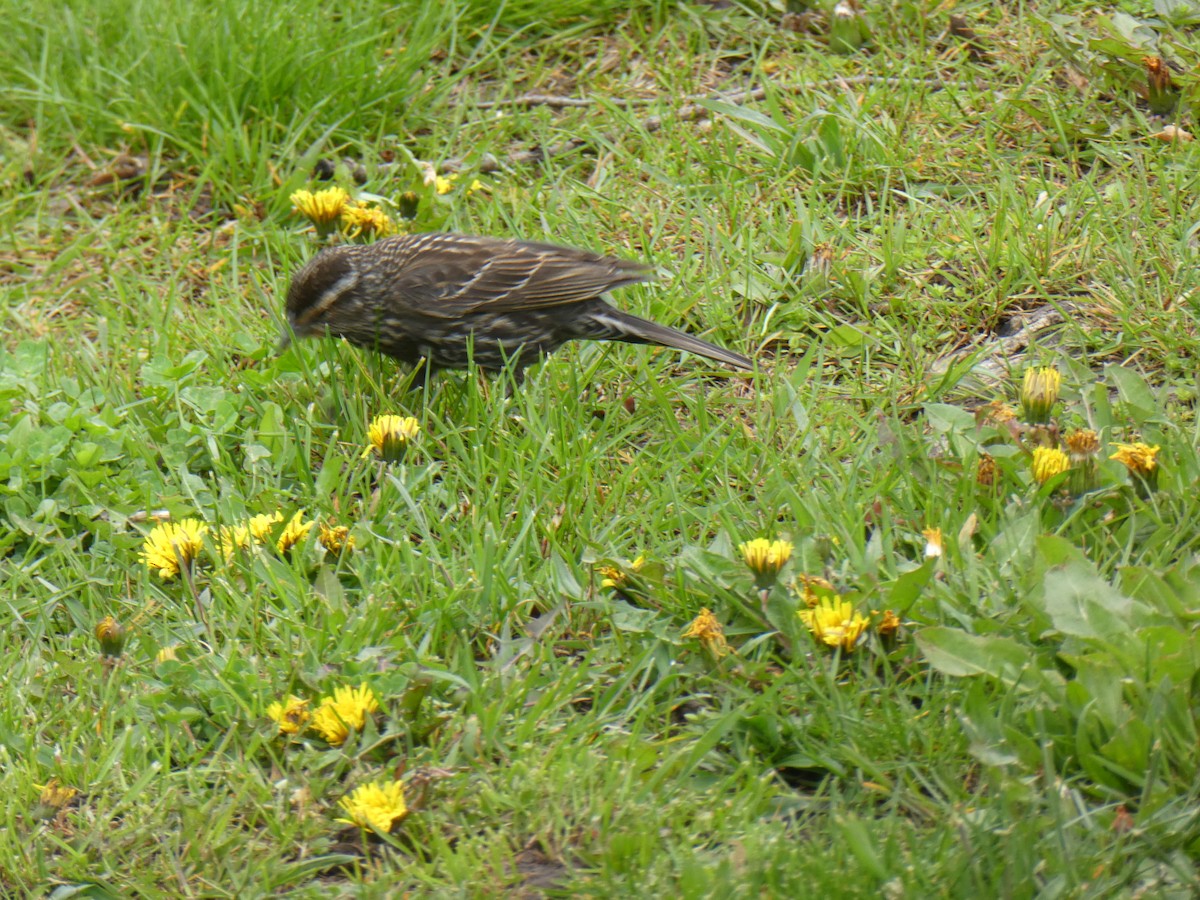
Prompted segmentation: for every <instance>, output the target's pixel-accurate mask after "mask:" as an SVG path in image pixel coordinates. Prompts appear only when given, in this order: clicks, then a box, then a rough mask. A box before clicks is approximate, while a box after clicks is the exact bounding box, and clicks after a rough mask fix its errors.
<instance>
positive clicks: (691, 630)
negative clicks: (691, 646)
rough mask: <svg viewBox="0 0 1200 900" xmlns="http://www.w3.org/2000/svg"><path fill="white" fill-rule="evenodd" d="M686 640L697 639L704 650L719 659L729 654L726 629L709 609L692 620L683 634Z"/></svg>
mask: <svg viewBox="0 0 1200 900" xmlns="http://www.w3.org/2000/svg"><path fill="white" fill-rule="evenodd" d="M683 636H684V637H685V638H696V640H698V641H699V642H700V643H701V644H703V645H704V648H705V649H706V650H708V651H709V652H710V653H712V655H713V656H715V657H717V658H718V659H719V658H721V657H722V656H724V655H725V654H727V653H728V652H729V644H728V643H726V641H725V629H724V628H722V627H721V623H720V622H718V621H717V617H716V616H714V615H713V614H712V613H711V612H710V611H709V609H708V607H704V608H702V609H701V610H700V615H698V616H696V618H694V619H692V624H691V625H689V626H688V627H687V630H685V631H684V632H683Z"/></svg>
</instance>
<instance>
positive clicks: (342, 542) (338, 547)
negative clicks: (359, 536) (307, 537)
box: [317, 522, 354, 556]
mask: <svg viewBox="0 0 1200 900" xmlns="http://www.w3.org/2000/svg"><path fill="white" fill-rule="evenodd" d="M317 540H318V541H319V542H320V544H321V546H322V547H324V548H325V549H326V550H327V551H328V552H329V553H332V554H333V555H334V556H341V555H342V554H343V553H346V554H349V553H350V552H351V551H352V550H354V535H352V534H351V533H350V529H349V528H347V527H346V526H345V525H326V524H325V523H324V522H322V523H321V526H320V530H319V531H318V532H317Z"/></svg>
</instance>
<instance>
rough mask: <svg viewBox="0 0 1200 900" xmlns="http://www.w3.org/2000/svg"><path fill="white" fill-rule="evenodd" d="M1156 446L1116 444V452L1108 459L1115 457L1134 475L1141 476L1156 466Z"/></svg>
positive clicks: (1153, 469)
mask: <svg viewBox="0 0 1200 900" xmlns="http://www.w3.org/2000/svg"><path fill="white" fill-rule="evenodd" d="M1159 449H1160V448H1159V447H1158V446H1154V447H1151V446H1150V445H1149V444H1143V443H1140V442H1139V443H1136V444H1117V452H1116V453H1114V454H1113V455H1112V456H1110V457H1109V459H1115V460H1116V461H1117V462H1119V463H1121V464H1122V465H1124V466H1125V468H1127V469H1128V470H1129V471H1130V472H1132V473H1133V474H1135V475H1141V476H1142V477H1143V478H1144V477H1145V476H1147V475H1149V474H1150V473H1152V472H1154V471H1155V470H1156V469H1157V468H1158V451H1159Z"/></svg>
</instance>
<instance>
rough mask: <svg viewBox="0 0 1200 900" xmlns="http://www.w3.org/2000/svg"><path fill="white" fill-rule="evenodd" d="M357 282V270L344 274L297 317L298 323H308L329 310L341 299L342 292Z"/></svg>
mask: <svg viewBox="0 0 1200 900" xmlns="http://www.w3.org/2000/svg"><path fill="white" fill-rule="evenodd" d="M357 283H358V273H357V272H349V273H347V274H345V275H343V276H342V277H341V278H339V279H338V280H337V281H335V282H334V283H333V284H331V285H330V286H329V288H328V289H327V290H326V291H325V293H324V294H322V295H321V299H320V301H319V302H317V303H315V304H313V305H312V306H310V307H309V308H308V309H306V310H305V311H304V313H303V314H302V315H300V316H297V317H296V323H297V324H298V325H307V324H308V323H309V322H311V321H312V320H313V319H315V318H317V317H318V316H320V315H321V314H322V313H324V312H325V311H326V310H328V309H329V307H331V306H333V304H335V303H337V302H338V300H339V299H341V296H342V294H344V293H346V291H347V290H349V289H350V288H352V287H354V285H356V284H357Z"/></svg>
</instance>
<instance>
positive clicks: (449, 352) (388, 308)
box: [281, 233, 754, 377]
mask: <svg viewBox="0 0 1200 900" xmlns="http://www.w3.org/2000/svg"><path fill="white" fill-rule="evenodd" d="M652 277H653V275H652V272H651V269H650V268H649V267H648V266H645V265H642V264H641V263H636V262H632V261H629V260H624V259H616V258H613V257H609V256H598V255H596V254H594V253H588V252H586V251H584V250H572V249H570V248H567V247H555V246H553V245H551V244H535V243H529V242H526V241H516V240H501V239H499V238H490V237H472V236H470V235H460V234H441V233H430V234H411V235H400V236H398V237H391V238H386V239H384V240H381V241H376V242H375V243H374V244H366V245H344V246H340V247H332V248H330V249H328V250H324V251H322V252H321V253H319V254H317V256H315V257H313V259H312V260H310V261H309V263H308V264H307V265H306V266H305V267H304V268H303V269H301V270H300V272H299V274H297V275H296V277H295V278H293V279H292V284H291V287H290V288H289V289H288V296H287V318H288V324H289V325H290V326H291V331H292V332H293V333H294V334H295V335H296V336H297V337H305V336H308V335H320V334H326V333H328V334H333V335H339V336H341V337H344V338H345V339H346V340H348V341H350V342H351V343H352V344H357V345H359V346H360V347H367V348H370V349H376V350H379V351H380V352H381V353H386V354H387V355H388V356H391V357H394V358H395V359H398V360H401V361H403V362H408V363H417V362H418V361H420V360H422V359H424V360H426V362H427V365H428V366H429V367H430V368H432V369H438V368H451V369H457V368H463V367H465V366H466V365H467V362H468V359H473V360H474V362H475V364H476V365H477V366H479V367H480V368H481V369H491V370H496V369H501V368H503V367H504V366H505V364H506V363H511V364H512V366H513V367H514V370H515V372H516V374H517V376H518V377H519V376H520V374H521V372H522V371H523V370H524V368H525V367H526V366H527V365H529V364H530V363H532V362H535V361H536V360H537V359H538V358H539V357H540V356H542V355H543V354H547V353H552V352H554V351H555V350H556V349H558V347H560V346H561V345H562V344H564V343H566V342H567V341H572V340H579V339H583V340H601V341H626V342H628V343H632V344H660V345H662V346H664V347H673V348H675V349H677V350H687V351H688V352H690V353H696V354H699V355H700V356H706V357H708V358H709V359H713V360H716V361H717V362H720V363H722V364H724V365H726V366H729V367H731V368H735V369H746V370H750V369H752V368H753V367H754V365H753V363H752V362H751V361H750V359H748V358H747V357H745V356H743V355H742V354H740V353H735V352H733V351H732V350H726V349H724V348H722V347H718V346H716V345H714V344H710V343H708V342H707V341H703V340H701V339H700V338H697V337H693V336H692V335H690V334H685V333H683V332H682V331H676V330H675V329H673V328H667V327H666V326H664V325H659V324H658V323H656V322H651V321H649V320H647V319H642V318H639V317H638V316H635V315H631V314H630V313H627V312H622V311H621V310H619V309H617V308H616V307H614V306H611V305H610V304H608V303H607V302H605V301H604V300H603V299H601V296H600V295H601V294H604V293H606V292H608V291H611V290H614V289H615V288H619V287H624V286H625V285H629V284H636V283H638V282H641V281H648V280H649V279H650V278H652ZM290 339H291V334H286V333H285V334H284V337H283V343H282V344H281V348H282V347H285V346H287V344H288V342H289V341H290Z"/></svg>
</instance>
